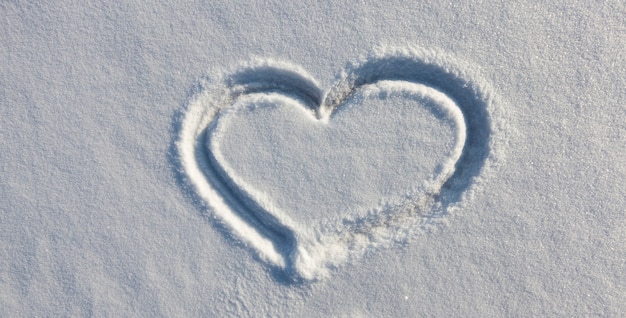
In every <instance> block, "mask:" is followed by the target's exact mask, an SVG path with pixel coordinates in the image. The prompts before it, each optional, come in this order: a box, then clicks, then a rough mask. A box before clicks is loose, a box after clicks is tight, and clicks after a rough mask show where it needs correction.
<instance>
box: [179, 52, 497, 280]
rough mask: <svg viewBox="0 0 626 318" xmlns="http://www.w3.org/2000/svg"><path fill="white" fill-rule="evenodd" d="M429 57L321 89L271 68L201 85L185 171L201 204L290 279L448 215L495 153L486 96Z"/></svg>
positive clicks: (384, 63)
mask: <svg viewBox="0 0 626 318" xmlns="http://www.w3.org/2000/svg"><path fill="white" fill-rule="evenodd" d="M459 74H461V72H460V71H459V70H458V68H455V67H454V64H453V63H450V61H449V60H446V59H442V58H441V56H440V55H437V54H434V53H424V52H421V51H416V50H413V51H406V50H403V51H394V52H382V53H378V54H373V55H372V56H370V57H369V58H368V59H366V60H365V61H362V62H361V63H358V64H354V65H350V66H348V67H347V70H346V72H345V73H343V74H342V76H340V79H339V80H338V81H337V83H336V85H335V86H333V87H332V88H331V89H330V90H329V91H328V92H327V93H326V94H325V93H324V92H323V91H322V90H321V89H320V88H319V85H318V84H317V83H316V82H315V80H313V79H312V77H310V76H308V75H307V74H306V73H305V72H304V71H303V70H301V69H299V68H297V67H294V66H292V65H290V64H286V63H279V62H272V61H264V62H259V63H256V64H254V65H247V66H244V67H243V68H242V69H240V70H238V71H236V72H233V73H232V74H231V75H229V76H226V77H225V79H224V80H223V81H220V82H219V83H218V84H213V85H207V86H205V87H204V88H203V89H202V90H201V91H200V92H199V93H198V94H197V95H196V96H195V97H194V98H193V99H192V100H191V101H190V104H189V107H188V109H187V111H186V113H185V117H184V121H183V125H182V127H181V132H180V139H179V140H178V143H177V146H178V153H179V155H180V161H181V164H182V168H183V170H184V172H185V173H186V176H187V177H188V180H189V181H190V183H191V184H192V185H193V186H194V188H195V190H196V191H197V193H198V195H199V197H200V198H201V199H202V200H203V201H204V202H205V203H206V204H207V205H208V206H209V208H210V209H211V211H212V212H213V213H214V214H215V215H216V216H218V217H219V219H220V220H221V221H222V222H223V223H224V224H225V225H226V226H227V228H228V229H229V230H230V231H232V232H233V234H235V236H236V237H237V238H239V239H241V240H242V241H244V242H245V243H247V244H248V245H249V246H250V247H251V248H253V249H254V250H256V251H257V252H258V255H259V256H260V257H261V259H263V260H264V261H266V262H268V263H269V264H270V265H273V266H275V267H277V268H279V269H280V270H281V272H282V273H284V274H285V275H286V277H290V278H291V279H296V280H314V279H319V278H320V277H323V276H324V275H325V274H326V273H327V271H328V269H329V268H332V267H334V266H337V265H340V264H341V263H343V262H345V261H346V260H350V259H354V258H355V257H358V256H359V255H361V254H362V253H363V252H364V251H366V250H367V249H370V248H374V247H377V246H387V245H391V244H392V243H393V242H397V241H403V240H405V239H406V238H407V237H408V236H409V235H410V233H411V232H414V231H417V230H419V228H420V227H422V226H423V225H424V224H425V223H427V222H428V221H429V220H432V219H433V218H436V217H441V216H443V215H444V214H445V213H446V209H447V207H448V206H450V205H451V204H454V203H455V202H458V201H460V200H461V198H462V194H463V192H465V190H466V189H467V188H468V187H469V186H470V184H471V182H472V180H473V179H474V178H475V177H476V176H477V175H478V174H479V173H480V171H481V169H482V167H483V165H484V162H485V161H486V160H487V158H488V157H489V149H490V133H491V128H490V120H489V116H488V114H489V113H488V110H489V106H490V99H489V94H488V92H486V91H485V89H484V88H483V87H482V86H480V85H478V84H476V82H474V81H470V80H469V79H466V78H464V77H461V76H460V75H459Z"/></svg>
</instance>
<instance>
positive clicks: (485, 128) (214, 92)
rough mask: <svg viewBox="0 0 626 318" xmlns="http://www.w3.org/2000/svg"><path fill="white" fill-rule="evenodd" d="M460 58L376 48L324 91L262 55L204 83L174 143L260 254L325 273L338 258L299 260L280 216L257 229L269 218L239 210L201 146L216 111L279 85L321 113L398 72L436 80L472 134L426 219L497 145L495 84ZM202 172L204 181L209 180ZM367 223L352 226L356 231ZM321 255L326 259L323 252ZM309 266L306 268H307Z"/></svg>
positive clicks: (312, 274) (443, 207)
mask: <svg viewBox="0 0 626 318" xmlns="http://www.w3.org/2000/svg"><path fill="white" fill-rule="evenodd" d="M457 64H458V63H456V62H455V61H454V60H453V59H451V58H450V57H449V56H446V55H445V54H441V53H440V52H433V51H424V50H419V49H392V50H388V49H383V50H382V51H378V52H373V53H372V54H370V55H369V56H368V57H366V58H365V59H363V60H362V61H359V62H356V63H353V64H349V65H348V66H347V67H346V70H345V71H344V72H343V73H342V74H341V75H340V76H339V80H338V81H337V83H336V84H335V85H334V86H333V87H332V88H331V89H330V90H329V91H328V93H327V94H324V93H323V91H322V90H321V89H320V88H319V87H320V86H319V85H318V84H317V82H316V81H315V80H314V79H313V78H312V77H311V76H309V75H307V73H306V72H305V71H304V70H302V69H301V68H299V67H295V66H293V65H291V64H288V63H283V62H274V61H271V60H265V61H258V62H255V63H251V64H248V65H244V66H243V67H242V68H241V69H239V70H237V71H236V72H233V73H232V74H231V75H229V76H228V77H227V78H226V79H225V80H222V81H218V83H217V84H215V83H208V85H204V87H201V89H200V91H199V92H198V93H196V94H195V95H194V97H193V98H192V99H191V100H190V102H189V104H188V105H187V106H188V107H187V110H186V112H185V114H184V120H183V124H182V127H181V129H180V136H179V139H178V141H177V143H176V146H177V150H178V156H179V160H180V163H181V166H182V168H183V169H182V170H183V171H184V173H185V174H186V176H187V178H188V179H187V181H188V183H189V184H191V185H192V186H193V187H194V189H195V190H196V192H197V194H198V195H199V197H200V198H201V199H202V201H203V202H204V203H206V204H208V205H209V207H210V209H212V210H213V211H214V212H215V213H216V214H217V216H219V217H220V219H221V221H222V222H223V223H224V224H225V225H226V226H228V227H229V228H230V230H231V231H232V232H233V233H234V234H235V235H236V238H238V239H239V240H243V241H244V242H245V243H246V244H249V245H251V246H252V248H253V249H255V250H256V251H257V252H258V256H259V257H260V258H261V259H262V260H263V261H265V262H266V263H269V264H270V265H272V266H274V267H275V268H277V269H279V271H280V272H282V273H283V274H285V276H286V277H289V278H290V280H291V281H302V280H304V281H308V280H315V279H317V278H320V277H323V276H324V275H325V271H324V270H325V268H328V267H333V266H335V265H336V264H335V263H338V262H335V263H332V262H330V263H326V264H319V262H312V263H307V261H306V260H305V261H302V259H306V258H307V257H309V258H310V255H309V256H307V255H306V254H307V251H303V250H301V248H300V247H299V246H298V244H297V242H296V238H295V235H294V234H293V233H291V232H290V230H289V229H288V228H281V227H280V222H276V223H275V224H273V225H272V226H274V228H272V229H271V230H269V231H259V229H261V228H264V227H267V226H268V224H266V223H264V222H263V220H259V219H258V218H257V217H255V216H254V213H248V214H246V215H245V216H244V217H242V213H243V214H245V213H246V212H245V211H246V209H247V207H246V204H245V203H242V202H240V200H239V199H238V198H236V196H233V195H232V189H231V190H230V191H224V188H223V184H224V180H220V176H218V175H217V174H215V173H211V172H210V171H211V169H212V168H211V167H210V165H207V164H206V163H207V160H206V159H207V158H206V154H202V149H201V147H199V146H198V145H202V144H204V142H202V140H201V139H202V138H204V137H203V136H204V135H205V134H206V129H207V127H208V126H209V125H210V123H211V121H212V118H214V117H215V116H216V114H217V113H218V112H219V111H220V110H221V109H223V108H224V107H228V105H232V104H233V103H234V101H236V100H237V99H238V98H239V97H241V96H245V95H249V94H253V93H270V92H280V93H281V94H285V95H288V96H293V97H295V98H297V99H299V100H301V101H302V102H303V103H304V104H305V105H306V106H307V107H309V108H311V109H312V110H314V111H316V114H317V116H318V118H319V117H322V116H324V113H323V112H325V111H326V112H332V111H334V110H335V109H336V108H337V107H338V106H339V105H341V104H343V102H344V101H345V100H347V99H348V98H349V97H350V96H352V94H354V92H355V91H356V90H357V89H358V88H359V87H361V86H364V85H369V84H373V83H376V82H379V81H385V80H397V81H408V82H413V83H420V84H423V85H426V86H429V87H434V88H436V89H438V90H440V91H442V92H443V93H444V94H446V95H447V96H448V97H450V98H451V99H453V100H454V101H455V102H456V104H457V105H458V107H459V109H460V110H461V112H462V113H463V116H464V118H465V121H466V126H467V138H466V140H465V146H464V148H463V152H462V154H461V157H460V158H459V160H458V161H457V163H456V170H455V172H454V173H453V174H452V175H451V176H450V177H449V178H448V179H447V181H446V182H445V183H444V184H443V185H442V187H441V189H439V191H438V192H437V193H433V194H432V195H431V196H430V198H429V200H430V202H429V203H428V205H431V206H436V207H437V208H433V209H432V211H431V212H433V213H431V214H430V215H427V216H426V217H424V220H423V221H424V222H423V223H422V224H424V223H428V221H430V220H433V219H435V218H439V217H442V216H443V215H445V214H446V213H447V208H448V207H449V206H452V205H454V203H456V202H459V201H460V200H461V198H462V196H463V194H464V192H465V191H466V190H467V189H468V188H469V186H470V185H471V184H472V181H474V179H475V178H476V177H477V176H478V175H479V174H480V171H481V170H482V169H483V166H484V165H485V162H486V161H487V159H488V158H490V149H491V148H492V147H493V139H492V138H491V133H492V118H491V115H492V114H490V112H491V113H492V112H493V97H492V93H491V90H490V88H489V87H488V85H485V83H480V82H478V81H476V80H473V81H470V80H468V79H466V78H472V77H471V76H468V74H467V72H465V71H462V70H461V68H459V67H458V66H457ZM205 84H206V83H205ZM194 165H195V166H194ZM202 179H204V181H206V183H205V184H203V182H202V181H203V180H202ZM219 184H222V185H221V186H220V185H219ZM207 185H208V187H209V188H210V187H211V185H212V186H213V187H214V189H207ZM216 185H217V186H216ZM229 192H231V193H229ZM413 203H415V204H413V205H408V206H406V207H404V208H406V209H415V208H416V206H417V205H419V204H420V203H419V202H413ZM252 204H254V203H252ZM370 230H371V229H369V230H368V229H362V228H361V229H359V228H355V233H358V232H367V231H370ZM323 253H324V252H323ZM346 257H347V258H349V257H355V255H349V256H346ZM346 257H344V259H345V258H346ZM321 261H322V262H324V261H325V260H324V259H323V257H322V258H321ZM340 262H341V261H339V263H340ZM303 264H305V265H303ZM306 264H308V265H306ZM310 264H313V265H310ZM307 266H308V267H309V268H306V267H307ZM311 267H312V268H311Z"/></svg>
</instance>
